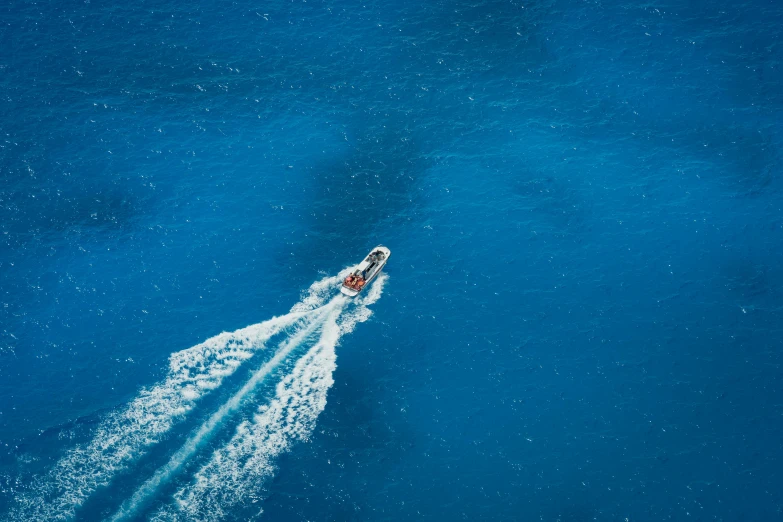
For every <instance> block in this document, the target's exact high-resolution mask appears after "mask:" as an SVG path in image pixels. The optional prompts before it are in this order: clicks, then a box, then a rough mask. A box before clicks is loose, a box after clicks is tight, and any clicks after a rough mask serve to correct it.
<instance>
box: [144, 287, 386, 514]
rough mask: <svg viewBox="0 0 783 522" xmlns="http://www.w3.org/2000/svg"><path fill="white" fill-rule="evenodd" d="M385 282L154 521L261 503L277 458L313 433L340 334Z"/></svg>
mask: <svg viewBox="0 0 783 522" xmlns="http://www.w3.org/2000/svg"><path fill="white" fill-rule="evenodd" d="M386 279H387V276H386V275H385V274H384V275H382V276H380V277H379V279H378V280H377V281H376V282H375V283H374V285H373V286H372V287H371V288H370V289H369V291H368V293H367V295H366V296H365V297H364V298H361V299H359V300H358V301H357V306H356V308H354V309H352V310H350V311H349V312H347V313H345V314H344V315H342V316H340V317H339V318H338V317H336V316H332V317H330V319H329V320H328V321H327V323H326V324H324V326H323V328H322V329H321V337H320V339H319V340H318V343H317V344H316V345H315V346H313V347H312V348H311V349H310V350H309V351H308V352H307V354H306V355H304V356H303V357H302V358H301V359H299V361H298V362H297V363H296V366H295V367H294V369H293V371H292V372H291V373H290V374H289V375H288V376H286V377H285V378H284V379H282V380H281V382H280V383H279V384H278V385H277V389H276V395H275V397H274V399H272V401H271V402H270V403H269V404H267V405H264V406H261V408H259V410H258V413H257V414H256V415H255V416H254V418H253V420H252V421H244V422H242V423H241V424H240V425H239V426H238V427H237V429H236V432H235V434H234V436H233V437H232V438H231V440H230V441H229V442H228V443H227V444H226V445H225V446H224V447H223V448H221V449H219V450H217V451H215V452H214V453H213V455H212V458H211V459H210V461H209V462H208V463H207V464H205V465H204V466H203V467H202V468H201V469H200V470H199V471H198V472H197V473H196V475H195V477H194V480H193V482H191V483H190V484H189V485H187V486H185V487H183V488H181V489H180V490H179V491H178V492H177V493H176V494H175V501H176V502H175V504H174V505H169V506H165V507H164V508H162V509H161V510H159V511H158V512H157V513H156V515H155V516H154V517H153V520H158V521H161V522H162V521H164V520H165V521H173V520H177V519H187V520H198V521H210V522H211V521H218V520H222V519H223V518H225V517H227V516H228V515H229V513H230V512H231V509H232V507H233V506H236V505H237V504H239V503H242V502H245V501H247V500H252V501H256V500H257V495H258V494H259V490H260V488H261V487H262V485H263V483H264V482H265V481H266V479H268V478H269V477H271V476H272V475H273V474H274V469H275V467H274V461H275V459H276V458H277V457H278V456H279V455H280V454H281V453H283V452H284V451H287V450H288V449H289V448H290V447H291V445H292V444H294V443H295V442H297V441H302V440H307V439H308V438H309V436H310V434H311V433H312V431H313V429H314V427H315V421H316V419H317V417H318V415H319V414H320V413H321V412H322V411H323V410H324V408H325V407H326V396H327V392H328V390H329V388H331V386H332V384H333V383H334V380H333V378H332V374H333V372H334V369H335V362H336V354H335V347H336V346H337V344H338V342H339V340H340V338H341V337H342V335H344V334H345V333H348V332H351V331H353V329H354V328H355V326H356V324H357V323H360V322H364V321H366V320H367V319H368V318H369V317H370V315H371V314H372V312H371V311H370V310H369V308H367V306H368V305H370V304H372V303H375V302H376V301H377V300H378V299H379V298H380V296H381V294H382V292H383V285H384V283H385V282H386Z"/></svg>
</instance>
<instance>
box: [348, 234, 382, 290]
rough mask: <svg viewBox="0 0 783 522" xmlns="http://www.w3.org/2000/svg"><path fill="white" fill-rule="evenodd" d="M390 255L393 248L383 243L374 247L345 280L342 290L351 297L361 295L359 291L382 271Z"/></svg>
mask: <svg viewBox="0 0 783 522" xmlns="http://www.w3.org/2000/svg"><path fill="white" fill-rule="evenodd" d="M390 255H391V250H389V249H388V248H386V247H385V246H383V245H379V246H377V247H375V248H373V249H372V250H371V251H370V253H369V255H368V256H367V257H366V258H365V259H364V261H362V262H361V263H359V266H357V267H356V268H354V269H353V270H352V271H351V273H350V274H348V277H346V278H345V279H344V280H343V286H342V287H341V288H340V291H341V292H342V293H344V294H345V295H347V296H350V297H355V296H357V295H359V292H361V291H362V289H363V288H364V287H365V286H367V285H369V284H370V281H372V280H373V279H375V278H376V277H377V276H378V274H380V273H381V270H383V267H384V266H386V262H387V261H388V260H389V256H390Z"/></svg>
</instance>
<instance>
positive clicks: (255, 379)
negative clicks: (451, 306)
mask: <svg viewBox="0 0 783 522" xmlns="http://www.w3.org/2000/svg"><path fill="white" fill-rule="evenodd" d="M344 304H345V298H344V297H343V296H337V297H335V298H334V299H332V301H330V302H329V303H328V304H327V305H325V306H324V307H323V308H322V309H320V310H319V313H318V314H317V315H316V316H315V317H314V318H313V320H312V321H311V322H310V323H309V324H308V325H307V326H306V327H303V328H302V329H301V330H300V331H299V332H297V333H296V334H295V335H294V336H293V337H292V338H291V339H289V340H288V341H286V342H285V343H283V344H282V345H281V347H280V349H279V350H278V351H277V353H276V354H275V356H274V357H273V358H272V359H270V360H269V361H268V362H267V363H266V364H264V365H263V366H262V367H261V368H260V369H259V370H258V371H257V372H256V373H254V374H253V376H252V377H251V378H250V379H249V380H248V381H247V382H246V383H245V385H244V386H242V388H240V389H239V391H237V392H236V393H235V394H234V395H232V396H231V398H230V399H229V400H228V401H226V402H225V403H224V404H223V405H222V406H221V407H220V408H219V409H218V410H217V411H216V412H215V413H213V414H212V415H211V416H210V417H209V419H207V421H206V422H204V424H202V425H201V427H200V428H199V429H198V431H196V433H195V434H193V435H192V436H191V437H190V438H188V440H187V441H186V442H185V444H183V445H182V447H181V448H180V449H179V450H178V451H177V452H176V453H175V454H174V455H173V456H172V457H171V459H169V462H168V463H167V464H166V465H164V466H163V467H161V468H160V469H158V470H157V471H156V472H155V474H154V475H153V476H152V477H151V478H150V479H149V480H147V482H145V483H144V484H143V485H142V486H141V487H140V488H139V489H138V490H136V492H135V493H134V494H133V496H132V497H131V498H130V499H128V500H127V501H126V502H125V503H123V505H122V507H121V508H120V510H119V511H118V512H117V514H116V515H115V516H114V517H112V519H111V520H113V521H120V520H125V519H126V518H128V517H130V516H133V515H134V514H135V513H136V511H137V510H138V509H139V508H141V507H143V505H144V503H145V502H146V501H147V499H148V498H149V497H150V495H152V494H154V493H155V492H156V491H157V489H158V488H159V487H160V486H161V485H162V484H165V483H166V482H167V481H168V480H169V479H170V478H171V477H172V476H173V475H175V474H176V473H177V472H178V471H179V469H180V468H181V467H182V465H183V464H185V463H186V462H187V461H188V459H189V458H190V457H192V456H193V454H194V453H195V452H196V451H197V450H198V449H199V447H200V446H201V445H202V444H203V443H204V442H205V441H207V440H209V438H210V437H211V436H212V435H213V434H214V433H215V430H216V429H217V428H218V427H219V426H220V425H221V423H222V422H223V420H224V419H225V418H226V416H227V415H229V414H230V413H232V412H234V411H235V410H236V409H237V408H239V406H240V405H241V404H242V401H243V400H244V399H245V398H246V397H247V396H248V394H250V393H251V392H252V391H253V390H254V389H255V388H256V386H258V384H259V383H260V382H261V381H263V380H264V378H265V377H266V376H267V375H269V373H270V372H272V371H273V370H274V369H275V368H276V367H277V366H278V365H279V364H280V363H282V362H283V361H284V360H285V358H286V357H288V355H290V353H291V352H292V351H293V350H294V349H296V348H297V347H298V346H300V345H301V344H302V343H304V342H305V341H306V340H307V338H308V337H309V336H310V335H312V334H313V333H314V332H315V331H317V330H318V329H319V327H321V326H322V325H323V324H324V319H326V320H327V321H328V320H330V319H329V318H331V317H334V316H337V315H339V314H340V311H341V309H342V306H343V305H344ZM332 320H333V319H332Z"/></svg>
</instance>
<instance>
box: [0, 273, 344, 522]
mask: <svg viewBox="0 0 783 522" xmlns="http://www.w3.org/2000/svg"><path fill="white" fill-rule="evenodd" d="M348 270H350V269H346V270H343V271H342V272H341V273H340V274H338V275H337V276H334V277H325V278H323V279H322V280H320V281H317V282H316V283H314V284H313V285H312V286H311V287H310V289H309V291H308V292H306V293H305V295H304V296H303V298H302V300H301V302H300V303H298V304H297V305H295V306H294V307H293V308H292V309H291V312H290V313H288V314H286V315H283V316H280V317H275V318H272V319H270V320H268V321H265V322H263V323H259V324H256V325H252V326H248V327H247V328H243V329H241V330H237V331H235V332H233V333H225V332H224V333H221V334H220V335H217V336H215V337H212V338H210V339H208V340H206V341H204V342H203V343H201V344H198V345H196V346H193V347H192V348H188V349H187V350H182V351H180V352H177V353H174V354H172V355H171V358H170V361H169V372H168V375H167V376H166V378H165V379H164V381H163V382H161V383H160V384H157V385H155V386H153V387H151V388H145V389H142V390H141V392H140V393H139V395H138V396H137V397H136V398H135V399H133V400H132V401H131V402H130V403H129V404H128V405H127V406H126V407H125V408H123V409H121V410H119V411H116V412H113V413H111V414H109V415H108V416H107V417H106V419H104V420H103V421H102V422H101V423H100V425H99V426H98V428H97V429H96V432H95V434H94V436H93V439H92V440H91V441H90V442H89V443H87V444H85V445H79V446H77V447H75V448H73V449H71V450H69V451H67V452H66V453H65V455H64V456H63V457H62V458H60V460H59V461H58V462H57V463H56V464H55V465H54V467H53V468H52V469H51V470H50V471H49V472H48V473H46V474H45V475H43V476H42V477H40V478H39V479H38V480H37V481H36V482H35V483H34V484H33V486H32V487H31V489H30V490H29V491H28V492H25V493H23V494H21V495H19V496H18V497H17V498H16V499H15V501H16V506H15V507H14V509H13V510H12V511H11V512H10V513H8V515H9V520H15V521H25V522H26V521H28V520H70V519H72V518H74V516H75V514H76V510H77V509H78V508H79V506H81V505H82V504H83V503H84V501H85V500H86V499H87V498H89V497H90V496H91V495H92V494H93V493H94V492H95V491H96V490H97V489H98V488H100V487H102V486H106V485H108V484H109V483H110V481H111V480H112V479H113V478H114V476H116V474H117V473H119V472H121V471H123V470H125V469H127V468H128V466H129V465H130V464H131V463H133V462H134V461H135V460H137V459H138V458H139V457H141V456H142V455H144V454H145V453H146V451H147V450H148V449H149V448H150V447H151V446H152V445H154V444H156V443H158V442H159V441H160V440H161V439H162V437H163V435H164V434H165V433H166V432H168V431H169V430H170V429H171V428H172V427H173V426H174V425H175V424H176V423H177V422H178V421H180V420H181V419H183V418H184V417H185V415H186V414H187V413H189V412H190V411H191V410H192V409H193V408H194V407H195V405H196V403H197V401H198V400H199V399H200V398H202V397H203V396H205V395H206V394H208V393H209V392H210V391H211V390H213V389H215V388H218V387H219V386H220V385H221V384H222V382H223V380H224V379H225V378H226V377H228V376H229V375H232V374H233V373H234V372H235V371H236V370H237V369H238V368H239V366H240V365H241V364H242V363H243V362H244V361H246V360H247V359H250V358H251V357H253V355H254V354H255V353H256V352H258V351H259V350H261V349H263V348H264V346H265V343H266V342H267V341H268V340H269V339H270V338H272V337H273V336H275V335H277V334H279V333H280V332H282V331H283V330H285V329H286V328H290V327H292V326H294V325H295V324H297V323H298V322H301V321H305V320H306V319H307V318H308V317H310V316H312V315H313V314H314V313H318V308H319V307H320V306H322V305H323V304H324V302H325V301H326V299H327V298H328V297H331V296H332V295H333V293H334V290H333V289H334V287H335V286H336V285H337V284H338V283H339V281H340V280H341V279H342V277H344V275H345V274H346V273H347V271H348Z"/></svg>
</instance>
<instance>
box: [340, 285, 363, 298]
mask: <svg viewBox="0 0 783 522" xmlns="http://www.w3.org/2000/svg"><path fill="white" fill-rule="evenodd" d="M340 292H342V293H343V294H345V295H347V296H348V297H356V296H357V295H359V291H358V290H354V289H353V288H348V287H347V286H345V285H343V286H341V287H340Z"/></svg>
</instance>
